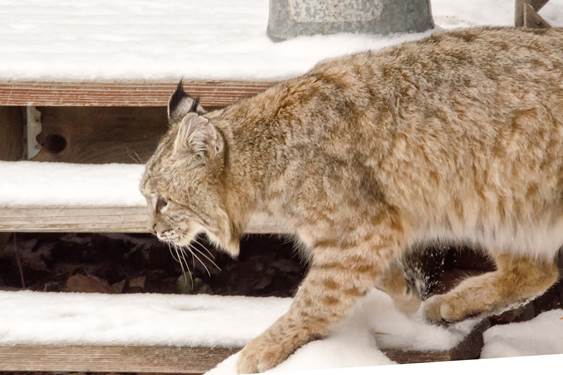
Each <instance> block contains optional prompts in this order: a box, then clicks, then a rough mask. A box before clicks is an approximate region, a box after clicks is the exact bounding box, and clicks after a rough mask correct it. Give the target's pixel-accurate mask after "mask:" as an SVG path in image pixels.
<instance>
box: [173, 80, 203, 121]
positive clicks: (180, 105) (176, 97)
mask: <svg viewBox="0 0 563 375" xmlns="http://www.w3.org/2000/svg"><path fill="white" fill-rule="evenodd" d="M190 112H197V113H198V114H203V113H205V110H204V109H203V107H201V105H199V101H198V100H197V99H195V98H192V97H191V96H189V95H188V94H187V93H186V92H185V91H184V84H183V80H180V82H178V85H177V86H176V90H175V91H174V93H173V94H172V95H171V96H170V99H169V100H168V123H170V124H172V123H176V122H179V121H180V120H181V119H182V118H184V116H185V115H187V114H188V113H190Z"/></svg>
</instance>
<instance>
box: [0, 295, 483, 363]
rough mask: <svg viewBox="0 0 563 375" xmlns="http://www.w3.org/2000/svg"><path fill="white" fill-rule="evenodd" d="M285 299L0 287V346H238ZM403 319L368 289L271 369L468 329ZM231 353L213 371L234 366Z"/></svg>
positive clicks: (445, 344)
mask: <svg viewBox="0 0 563 375" xmlns="http://www.w3.org/2000/svg"><path fill="white" fill-rule="evenodd" d="M290 303H291V299H289V298H274V297H268V298H255V297H254V298H253V297H218V296H207V295H195V296H186V295H158V294H132V295H104V294H77V293H38V292H30V291H21V292H0V306H2V309H0V344H100V345H103V344H121V345H125V344H142V345H163V344H164V345H188V346H223V347H233V346H235V347H236V346H243V345H244V344H245V343H247V342H248V341H249V340H250V339H252V338H253V337H255V336H257V335H258V334H260V333H261V332H262V331H264V330H265V329H266V328H267V327H269V326H270V324H272V323H273V322H274V321H275V320H276V319H277V318H278V317H279V316H281V315H282V314H283V313H284V312H285V311H287V309H288V308H289V305H290ZM471 327H472V324H471V323H470V324H467V323H465V324H464V325H462V326H458V327H455V328H453V329H446V328H443V327H439V326H433V325H430V324H428V323H426V322H424V321H423V320H422V318H421V316H420V315H416V316H414V317H410V318H409V317H407V316H405V315H403V314H402V313H401V312H399V311H398V310H396V309H395V307H394V305H393V303H392V301H391V300H390V298H389V297H388V296H387V295H386V294H384V293H383V292H380V291H376V290H374V291H373V292H372V293H370V294H369V295H368V296H367V297H366V298H365V299H364V300H363V301H361V303H359V304H358V306H357V307H356V308H355V309H354V311H352V313H351V314H350V316H349V317H348V318H347V319H346V320H344V321H343V322H341V323H340V324H339V325H338V326H337V327H335V328H334V333H333V334H332V335H331V336H330V337H329V338H327V339H324V340H321V341H315V342H312V343H309V344H307V345H305V346H304V347H303V348H301V349H299V350H298V351H297V352H296V353H295V354H294V355H292V356H291V357H290V358H289V359H288V360H287V361H286V362H285V363H283V364H282V365H280V366H279V369H285V370H289V369H306V368H329V367H345V366H361V365H362V366H367V365H378V364H389V363H392V361H391V360H389V359H388V358H387V357H386V356H385V355H384V354H383V353H382V352H381V351H380V350H379V349H378V348H404V349H414V350H446V349H448V348H450V347H451V346H453V345H455V344H456V343H457V342H459V340H461V339H462V338H463V337H464V336H465V335H466V334H467V332H469V330H470V329H471ZM235 362H236V357H233V358H231V359H228V360H226V361H225V362H224V363H223V364H222V365H221V366H219V367H218V368H217V370H216V371H215V374H222V373H229V371H231V370H233V369H234V363H235Z"/></svg>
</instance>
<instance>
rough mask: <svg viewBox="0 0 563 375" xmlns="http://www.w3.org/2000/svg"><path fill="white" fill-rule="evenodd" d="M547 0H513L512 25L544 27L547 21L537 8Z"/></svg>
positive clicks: (546, 25) (547, 24) (547, 25)
mask: <svg viewBox="0 0 563 375" xmlns="http://www.w3.org/2000/svg"><path fill="white" fill-rule="evenodd" d="M548 1H549V0H515V2H514V25H515V26H517V27H530V28H546V27H550V25H549V23H548V22H547V21H546V20H544V19H543V18H542V17H541V16H540V15H539V14H538V12H539V10H540V9H541V8H542V7H543V6H544V5H545V4H547V3H548Z"/></svg>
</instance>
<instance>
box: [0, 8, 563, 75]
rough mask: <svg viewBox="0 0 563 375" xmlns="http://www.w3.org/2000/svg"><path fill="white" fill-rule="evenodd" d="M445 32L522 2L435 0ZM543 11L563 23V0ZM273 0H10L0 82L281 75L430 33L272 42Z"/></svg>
mask: <svg viewBox="0 0 563 375" xmlns="http://www.w3.org/2000/svg"><path fill="white" fill-rule="evenodd" d="M432 10H433V14H434V19H435V23H436V26H437V28H446V29H447V28H452V27H461V26H474V25H512V24H513V22H514V0H496V1H491V0H472V1H467V0H432ZM540 14H541V15H542V16H543V17H545V18H546V20H547V21H548V22H551V23H552V24H554V25H562V24H563V15H562V14H563V0H551V1H550V2H549V3H548V4H547V5H546V7H545V9H542V11H541V12H540ZM267 20H268V1H267V0H244V1H232V0H207V1H205V2H201V1H183V0H169V1H159V2H155V1H146V0H120V1H114V0H81V1H70V0H51V1H43V0H3V1H2V6H1V7H0V61H2V64H0V79H3V80H23V79H26V80H95V79H97V80H115V79H121V80H123V79H136V80H139V79H141V80H142V79H151V80H153V79H177V78H179V77H181V76H183V77H185V78H187V79H188V78H192V79H207V78H216V79H252V80H257V79H278V78H284V77H288V76H293V75H297V74H301V73H303V72H305V71H307V70H309V69H310V68H311V67H312V66H313V65H314V64H316V63H317V62H318V61H319V60H321V59H324V58H328V57H334V56H339V55H343V54H348V53H353V52H357V51H362V50H367V49H380V48H382V47H385V46H389V45H392V44H397V43H399V42H402V41H405V40H412V39H417V38H421V37H423V36H425V35H427V33H422V34H403V35H400V34H399V35H391V36H375V35H365V34H364V35H361V34H357V35H352V34H338V35H329V36H312V37H302V38H297V39H294V40H290V41H287V42H283V43H273V42H272V41H270V40H269V39H268V37H267V36H266V26H267Z"/></svg>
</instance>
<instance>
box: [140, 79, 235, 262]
mask: <svg viewBox="0 0 563 375" xmlns="http://www.w3.org/2000/svg"><path fill="white" fill-rule="evenodd" d="M168 123H169V129H168V131H167V132H166V134H165V135H164V137H163V138H162V139H161V141H160V144H159V145H158V147H157V149H156V151H155V152H154V154H153V155H152V157H151V158H150V159H149V161H148V162H147V164H146V167H145V172H144V175H143V178H142V180H141V184H140V190H141V193H142V194H143V195H144V196H145V198H146V200H147V203H148V206H149V209H150V213H151V218H152V221H151V230H152V232H153V233H154V234H156V236H157V237H158V238H159V239H160V240H162V241H165V242H168V243H170V244H172V245H175V246H180V247H184V246H188V245H189V244H190V242H191V241H192V240H193V239H194V237H195V236H196V235H197V234H199V233H202V232H205V233H206V234H207V235H208V237H209V239H210V240H211V241H213V242H215V243H216V244H217V245H219V247H221V248H223V249H224V250H226V251H227V252H228V253H230V254H231V255H232V256H236V255H238V252H239V236H238V235H237V234H236V233H234V232H235V231H234V230H233V228H232V224H231V220H230V218H229V215H228V213H227V209H226V204H225V194H224V192H225V186H224V181H225V179H224V174H225V161H226V153H225V149H226V147H225V145H226V144H225V137H224V134H223V133H222V132H221V131H220V130H219V129H218V128H217V127H216V126H214V125H213V124H212V122H211V121H210V116H208V114H206V113H205V110H204V109H203V108H202V107H201V106H200V105H199V104H198V102H197V100H195V99H193V98H191V97H190V96H189V95H187V94H186V93H185V92H184V89H183V86H182V82H180V83H179V84H178V87H177V88H176V91H175V92H174V94H172V96H171V97H170V100H169V103H168Z"/></svg>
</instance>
